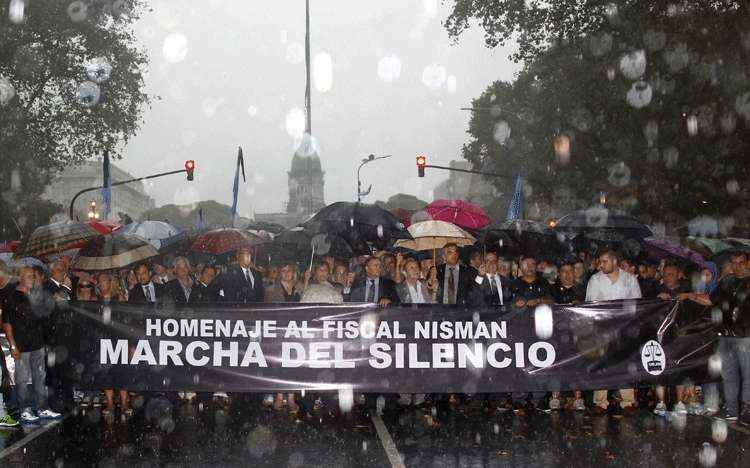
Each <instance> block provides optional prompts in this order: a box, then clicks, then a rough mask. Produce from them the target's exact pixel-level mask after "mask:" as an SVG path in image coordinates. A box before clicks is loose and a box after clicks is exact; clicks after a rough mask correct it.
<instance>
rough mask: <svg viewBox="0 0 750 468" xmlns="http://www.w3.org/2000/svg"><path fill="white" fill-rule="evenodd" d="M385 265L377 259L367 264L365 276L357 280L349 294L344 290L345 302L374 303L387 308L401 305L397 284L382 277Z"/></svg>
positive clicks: (371, 258)
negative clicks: (390, 305) (391, 305)
mask: <svg viewBox="0 0 750 468" xmlns="http://www.w3.org/2000/svg"><path fill="white" fill-rule="evenodd" d="M382 268H383V264H382V263H381V261H380V259H379V258H377V257H370V258H368V259H367V261H366V262H365V275H364V276H363V277H359V278H357V279H356V280H355V281H354V283H353V284H352V286H351V288H348V289H350V290H349V291H348V292H347V291H346V289H345V290H344V300H345V302H371V303H372V302H374V303H376V304H379V305H382V306H385V305H389V304H399V303H400V300H399V297H398V293H397V292H396V284H395V283H394V282H393V280H391V279H390V278H386V277H385V276H381V275H380V272H381V270H382Z"/></svg>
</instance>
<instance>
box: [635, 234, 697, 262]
mask: <svg viewBox="0 0 750 468" xmlns="http://www.w3.org/2000/svg"><path fill="white" fill-rule="evenodd" d="M643 246H644V247H645V251H646V253H647V254H648V256H649V257H651V258H654V259H656V260H662V259H668V258H672V259H675V260H677V261H680V262H684V263H691V264H693V265H697V266H699V267H701V268H709V266H708V264H707V263H706V260H705V259H704V258H703V256H702V255H701V254H699V253H698V252H695V251H693V250H690V249H689V248H687V247H685V246H683V245H680V244H675V243H673V242H669V241H667V240H663V239H655V238H648V239H645V240H644V241H643Z"/></svg>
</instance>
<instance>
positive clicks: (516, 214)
mask: <svg viewBox="0 0 750 468" xmlns="http://www.w3.org/2000/svg"><path fill="white" fill-rule="evenodd" d="M506 217H507V218H508V219H510V220H513V219H522V218H523V177H521V176H520V175H519V176H518V177H516V188H515V189H514V190H513V198H511V200H510V206H509V207H508V215H507V216H506Z"/></svg>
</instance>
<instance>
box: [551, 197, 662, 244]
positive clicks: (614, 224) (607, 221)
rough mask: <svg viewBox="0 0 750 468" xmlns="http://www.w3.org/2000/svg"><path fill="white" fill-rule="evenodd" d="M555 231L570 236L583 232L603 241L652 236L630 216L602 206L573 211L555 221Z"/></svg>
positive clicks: (647, 228)
mask: <svg viewBox="0 0 750 468" xmlns="http://www.w3.org/2000/svg"><path fill="white" fill-rule="evenodd" d="M555 231H556V232H559V233H563V234H565V235H568V236H570V237H575V236H576V235H579V234H584V235H585V236H586V237H587V238H589V239H595V240H600V241H604V242H624V241H625V240H627V239H645V238H646V237H651V236H653V232H651V229H650V228H649V227H648V226H646V225H645V224H643V223H642V222H640V221H638V220H637V219H635V218H634V217H632V216H628V215H624V214H618V213H614V212H613V211H611V210H609V209H607V208H605V207H603V206H599V207H591V208H588V209H585V210H579V211H574V212H573V213H570V214H568V215H565V216H563V217H562V218H560V219H559V220H558V221H557V224H556V226H555Z"/></svg>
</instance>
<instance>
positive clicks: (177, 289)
mask: <svg viewBox="0 0 750 468" xmlns="http://www.w3.org/2000/svg"><path fill="white" fill-rule="evenodd" d="M197 285H198V282H197V281H195V282H193V287H192V288H191V289H190V299H185V292H184V291H183V290H182V285H181V284H180V280H178V279H177V278H175V279H173V280H170V281H167V283H166V284H164V286H162V288H161V289H162V291H163V297H162V299H163V300H164V301H170V302H173V303H174V304H176V305H187V304H188V303H194V301H193V294H196V293H197V292H198V288H196V286H197ZM141 292H143V291H141Z"/></svg>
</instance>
